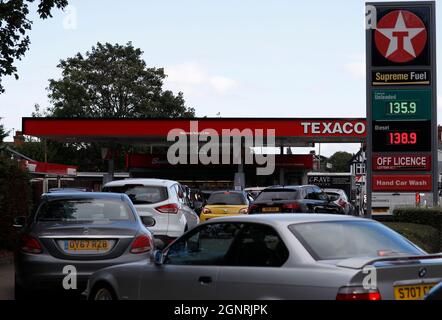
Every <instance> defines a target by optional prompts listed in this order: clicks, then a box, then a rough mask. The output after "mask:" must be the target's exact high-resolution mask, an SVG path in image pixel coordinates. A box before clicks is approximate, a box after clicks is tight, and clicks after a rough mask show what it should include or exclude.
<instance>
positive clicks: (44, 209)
mask: <svg viewBox="0 0 442 320" xmlns="http://www.w3.org/2000/svg"><path fill="white" fill-rule="evenodd" d="M37 220H38V221H101V220H112V221H113V220H118V221H129V220H131V221H133V220H134V216H133V214H132V211H131V209H130V208H129V206H128V205H127V203H125V202H123V201H118V200H112V199H59V200H51V201H47V202H45V203H44V204H43V205H42V206H41V207H40V209H39V210H38V213H37Z"/></svg>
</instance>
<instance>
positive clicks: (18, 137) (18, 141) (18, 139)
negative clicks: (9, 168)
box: [14, 131, 25, 146]
mask: <svg viewBox="0 0 442 320" xmlns="http://www.w3.org/2000/svg"><path fill="white" fill-rule="evenodd" d="M23 143H25V137H24V136H23V132H22V131H15V136H14V146H21V145H22V144H23Z"/></svg>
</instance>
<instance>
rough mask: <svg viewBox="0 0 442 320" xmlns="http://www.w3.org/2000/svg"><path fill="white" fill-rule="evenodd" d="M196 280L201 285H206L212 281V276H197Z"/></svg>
mask: <svg viewBox="0 0 442 320" xmlns="http://www.w3.org/2000/svg"><path fill="white" fill-rule="evenodd" d="M198 282H199V283H200V284H201V285H207V284H210V283H212V277H199V279H198Z"/></svg>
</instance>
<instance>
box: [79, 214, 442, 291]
mask: <svg viewBox="0 0 442 320" xmlns="http://www.w3.org/2000/svg"><path fill="white" fill-rule="evenodd" d="M441 279H442V256H439V255H428V254H426V253H425V252H424V251H422V250H421V249H420V248H418V247H417V246H415V245H414V244H412V243H411V242H409V241H408V240H406V239H405V238H403V237H402V236H400V235H399V234H397V233H396V232H394V231H392V230H391V229H389V228H387V227H385V226H384V225H382V224H381V223H378V222H375V221H372V220H366V219H362V218H356V217H351V216H339V215H322V214H317V215H312V214H284V215H281V214H276V215H273V214H270V215H252V216H235V217H226V218H217V219H213V220H210V222H207V223H204V224H202V225H200V226H198V227H196V228H195V229H193V230H191V231H189V232H187V233H186V234H185V235H183V236H182V237H180V238H179V239H177V240H176V241H175V242H173V243H172V244H171V245H169V246H168V247H167V248H166V249H165V250H163V251H159V250H157V251H155V253H154V255H153V260H152V261H142V262H137V263H130V264H124V265H119V266H114V267H110V268H106V269H103V270H100V271H98V272H96V273H95V274H93V275H92V276H91V278H90V280H89V283H88V287H87V290H86V292H85V294H86V295H88V298H89V299H95V300H100V299H101V300H106V299H107V300H110V299H327V300H328V299H333V300H334V299H337V300H380V299H395V298H396V299H407V298H408V299H411V298H413V299H421V298H423V297H424V295H425V293H426V292H427V291H428V290H429V289H430V288H431V287H432V286H434V285H435V284H436V283H438V282H439V281H440V280H441ZM418 291H419V292H418Z"/></svg>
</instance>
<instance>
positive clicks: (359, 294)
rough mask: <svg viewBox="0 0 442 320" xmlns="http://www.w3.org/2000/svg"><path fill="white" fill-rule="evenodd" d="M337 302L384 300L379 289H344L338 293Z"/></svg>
mask: <svg viewBox="0 0 442 320" xmlns="http://www.w3.org/2000/svg"><path fill="white" fill-rule="evenodd" d="M336 300H347V301H350V300H373V301H374V300H382V297H381V294H380V293H379V291H378V290H377V289H374V290H373V289H364V287H342V288H340V289H339V291H338V295H337V296H336Z"/></svg>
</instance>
